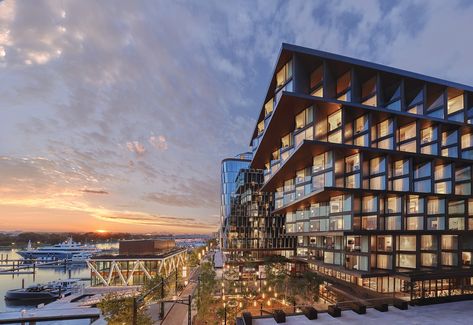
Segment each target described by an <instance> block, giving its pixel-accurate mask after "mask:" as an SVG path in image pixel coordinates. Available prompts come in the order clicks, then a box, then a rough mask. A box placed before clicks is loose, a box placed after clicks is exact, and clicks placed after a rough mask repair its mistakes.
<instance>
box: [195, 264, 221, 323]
mask: <svg viewBox="0 0 473 325" xmlns="http://www.w3.org/2000/svg"><path fill="white" fill-rule="evenodd" d="M215 276H216V273H215V271H214V269H213V267H212V264H211V263H209V262H205V263H203V264H202V265H201V267H200V275H199V287H198V288H197V290H198V296H197V310H198V312H199V314H200V315H201V316H204V315H206V314H207V313H208V311H209V307H210V305H211V303H212V301H213V295H214V290H215V287H216V285H217V280H216V279H215Z"/></svg>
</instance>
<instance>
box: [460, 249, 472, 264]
mask: <svg viewBox="0 0 473 325" xmlns="http://www.w3.org/2000/svg"><path fill="white" fill-rule="evenodd" d="M462 265H465V266H466V265H471V252H462Z"/></svg>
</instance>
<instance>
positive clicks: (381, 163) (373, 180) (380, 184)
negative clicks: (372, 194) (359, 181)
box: [369, 157, 386, 190]
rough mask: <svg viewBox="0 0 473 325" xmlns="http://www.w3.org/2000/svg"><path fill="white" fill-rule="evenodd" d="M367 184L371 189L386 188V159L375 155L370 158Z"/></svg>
mask: <svg viewBox="0 0 473 325" xmlns="http://www.w3.org/2000/svg"><path fill="white" fill-rule="evenodd" d="M369 184H370V185H369V186H370V189H372V190H385V189H386V159H385V158H384V157H376V158H373V159H371V160H370V179H369Z"/></svg>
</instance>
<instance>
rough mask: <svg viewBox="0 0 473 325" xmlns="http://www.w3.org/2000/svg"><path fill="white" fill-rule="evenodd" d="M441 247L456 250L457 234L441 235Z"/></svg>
mask: <svg viewBox="0 0 473 325" xmlns="http://www.w3.org/2000/svg"><path fill="white" fill-rule="evenodd" d="M442 249H444V250H457V249H458V236H457V235H442Z"/></svg>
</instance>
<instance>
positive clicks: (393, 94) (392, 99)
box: [384, 82, 401, 111]
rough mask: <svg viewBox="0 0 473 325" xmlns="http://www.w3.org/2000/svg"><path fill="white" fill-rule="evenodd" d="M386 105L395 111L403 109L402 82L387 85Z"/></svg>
mask: <svg viewBox="0 0 473 325" xmlns="http://www.w3.org/2000/svg"><path fill="white" fill-rule="evenodd" d="M384 96H385V104H384V107H386V108H387V109H390V110H393V111H400V110H401V83H400V82H398V83H396V84H394V85H391V86H389V87H386V89H385V94H384Z"/></svg>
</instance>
